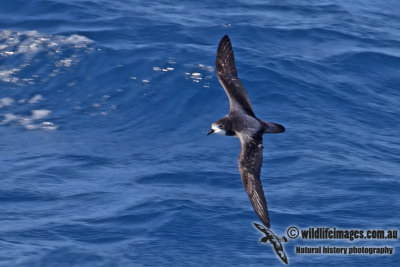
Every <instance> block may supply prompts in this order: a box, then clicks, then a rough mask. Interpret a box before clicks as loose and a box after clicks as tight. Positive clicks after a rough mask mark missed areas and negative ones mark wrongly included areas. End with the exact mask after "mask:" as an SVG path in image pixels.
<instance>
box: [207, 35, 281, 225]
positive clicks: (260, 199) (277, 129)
mask: <svg viewBox="0 0 400 267" xmlns="http://www.w3.org/2000/svg"><path fill="white" fill-rule="evenodd" d="M215 65H216V69H217V74H218V79H219V82H220V83H221V85H222V87H223V88H224V90H225V92H226V94H227V95H228V98H229V104H230V110H229V114H228V115H226V116H225V117H223V118H222V119H220V120H217V121H215V122H214V123H213V124H212V125H211V130H210V132H209V133H208V134H207V135H210V134H212V133H215V134H221V135H228V136H236V137H238V138H239V140H240V144H241V151H240V155H239V171H240V174H241V177H242V181H243V185H244V187H245V188H246V192H247V194H248V196H249V198H250V201H251V204H252V205H253V208H254V211H255V212H256V213H257V216H258V218H260V220H261V222H262V223H263V224H264V225H265V227H267V228H270V220H269V216H268V208H267V202H266V200H265V196H264V191H263V188H262V186H261V180H260V174H261V165H262V160H263V135H264V134H266V133H282V132H284V131H285V127H283V126H282V125H280V124H277V123H273V122H266V121H262V120H260V119H258V118H257V117H256V115H255V114H254V111H253V108H252V107H251V103H250V99H249V96H248V95H247V92H246V89H245V88H244V86H243V84H242V82H241V81H240V79H239V77H238V74H237V71H236V65H235V57H234V55H233V50H232V44H231V41H230V40H229V37H228V35H225V36H224V37H223V38H222V39H221V41H220V42H219V45H218V50H217V58H216V61H215Z"/></svg>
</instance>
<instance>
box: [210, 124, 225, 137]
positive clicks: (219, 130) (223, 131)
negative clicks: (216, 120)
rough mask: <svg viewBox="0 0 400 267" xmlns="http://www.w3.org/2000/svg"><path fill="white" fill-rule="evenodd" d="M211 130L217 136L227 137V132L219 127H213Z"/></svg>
mask: <svg viewBox="0 0 400 267" xmlns="http://www.w3.org/2000/svg"><path fill="white" fill-rule="evenodd" d="M211 129H213V130H214V133H215V134H220V135H226V131H225V130H224V129H221V128H219V127H218V125H212V126H211Z"/></svg>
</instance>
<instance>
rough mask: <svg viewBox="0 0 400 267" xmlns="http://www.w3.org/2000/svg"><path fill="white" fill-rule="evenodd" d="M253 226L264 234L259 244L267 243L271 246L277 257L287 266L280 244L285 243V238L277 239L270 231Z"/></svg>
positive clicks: (260, 226) (262, 227) (255, 224)
mask: <svg viewBox="0 0 400 267" xmlns="http://www.w3.org/2000/svg"><path fill="white" fill-rule="evenodd" d="M253 224H254V226H255V227H256V228H257V229H258V230H260V231H261V232H262V233H264V235H265V236H264V237H262V238H261V239H260V242H261V243H267V242H268V241H269V242H270V243H271V244H272V246H273V247H274V250H275V252H276V254H277V255H278V257H279V258H280V259H281V260H282V261H283V262H284V263H286V264H288V258H287V257H286V254H285V251H284V250H283V246H282V242H287V238H286V237H285V236H284V237H282V238H279V237H278V236H276V235H275V234H274V233H273V232H272V231H271V229H268V228H265V227H264V226H262V225H261V224H258V223H253Z"/></svg>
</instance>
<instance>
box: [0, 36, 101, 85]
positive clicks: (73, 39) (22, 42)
mask: <svg viewBox="0 0 400 267" xmlns="http://www.w3.org/2000/svg"><path fill="white" fill-rule="evenodd" d="M92 43H93V41H92V40H90V39H88V38H87V37H85V36H82V35H77V34H72V35H70V36H62V35H49V34H43V33H39V32H37V31H23V32H17V31H10V30H6V31H4V30H3V31H0V59H1V58H2V57H4V58H7V59H8V61H9V62H12V63H10V64H8V65H7V66H0V82H4V83H10V84H16V85H24V84H34V83H35V81H36V80H38V79H42V81H43V80H44V81H46V80H48V79H49V78H50V77H54V76H56V75H59V73H60V71H62V70H64V69H65V68H70V67H71V66H73V65H75V64H77V63H78V62H79V55H80V54H82V53H89V52H90V51H91V50H90V47H89V46H90V44H92ZM71 49H72V50H73V51H72V52H69V53H68V54H69V56H68V57H66V56H65V55H64V52H65V51H67V50H69V51H70V50H71ZM21 55H22V56H23V57H22V58H21ZM14 59H15V60H14ZM42 61H44V62H45V63H48V62H50V63H52V64H54V65H53V66H55V69H53V70H49V71H47V73H48V75H47V76H45V77H39V75H38V73H28V77H26V73H25V74H24V75H25V77H18V74H19V73H20V72H21V70H25V69H26V68H27V67H28V66H30V65H32V64H35V63H36V64H37V62H42ZM31 71H37V68H34V70H31Z"/></svg>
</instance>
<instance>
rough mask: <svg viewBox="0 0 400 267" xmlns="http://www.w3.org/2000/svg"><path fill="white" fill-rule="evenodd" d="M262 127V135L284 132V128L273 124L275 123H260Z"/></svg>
mask: <svg viewBox="0 0 400 267" xmlns="http://www.w3.org/2000/svg"><path fill="white" fill-rule="evenodd" d="M261 122H262V123H263V125H264V128H265V130H264V133H265V134H266V133H283V132H284V131H285V127H283V126H282V125H280V124H278V123H275V122H269V121H261Z"/></svg>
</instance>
